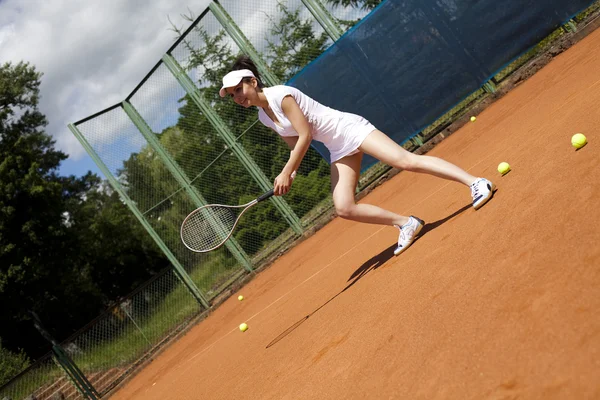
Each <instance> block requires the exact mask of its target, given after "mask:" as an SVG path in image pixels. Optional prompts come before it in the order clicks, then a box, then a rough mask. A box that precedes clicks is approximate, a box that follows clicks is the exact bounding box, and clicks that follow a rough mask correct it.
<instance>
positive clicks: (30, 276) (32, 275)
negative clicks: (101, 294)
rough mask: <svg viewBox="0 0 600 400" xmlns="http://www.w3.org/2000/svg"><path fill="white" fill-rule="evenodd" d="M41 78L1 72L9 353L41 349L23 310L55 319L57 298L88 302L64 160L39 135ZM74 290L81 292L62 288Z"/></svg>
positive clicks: (18, 68) (2, 294)
mask: <svg viewBox="0 0 600 400" xmlns="http://www.w3.org/2000/svg"><path fill="white" fill-rule="evenodd" d="M40 78H41V74H40V73H39V72H37V71H36V70H35V68H34V67H32V66H30V65H29V64H26V63H19V64H17V65H12V64H10V63H6V64H4V65H2V66H1V67H0V160H1V161H0V302H1V303H2V305H3V307H2V310H1V311H0V316H1V319H2V321H3V324H1V325H0V336H2V337H3V338H4V339H5V341H6V342H5V344H6V345H7V346H8V347H9V348H14V347H16V346H15V344H16V342H17V341H19V339H22V338H23V336H29V338H30V339H31V340H32V341H33V343H38V344H40V345H41V343H40V342H41V341H40V340H39V338H37V337H36V333H35V332H34V331H33V327H32V326H31V324H30V323H28V321H29V317H28V310H34V311H37V312H39V313H40V314H46V315H48V316H50V317H55V316H56V315H57V314H60V313H61V310H60V307H59V306H58V303H59V302H58V301H57V298H58V296H60V295H61V293H60V292H64V293H68V295H67V296H68V297H72V300H74V299H75V298H79V300H91V299H88V298H86V296H85V295H84V293H83V292H85V288H86V286H87V285H86V283H87V282H86V281H87V280H86V276H85V273H84V271H81V270H79V269H78V268H77V266H75V265H72V264H71V263H70V260H69V254H70V253H71V252H72V249H71V248H70V247H69V244H70V243H72V242H73V238H72V237H70V235H69V232H68V228H67V224H66V223H65V222H66V221H65V214H64V212H65V208H64V207H63V194H64V193H63V185H62V182H61V179H60V177H58V176H57V174H56V169H57V168H58V166H59V163H60V161H62V160H64V159H65V158H66V155H65V154H63V153H61V152H60V151H57V150H56V149H54V142H53V140H52V139H51V138H50V136H48V135H47V134H46V133H44V131H43V128H44V126H45V125H46V118H45V116H44V115H43V114H42V113H41V112H40V111H39V110H38V108H37V105H38V100H39V85H40ZM72 282H77V283H79V285H69V286H68V287H64V286H63V285H64V284H67V283H72ZM80 304H83V305H87V306H91V305H93V302H92V301H89V302H81V303H80ZM82 308H85V307H82ZM17 332H19V333H18V334H17Z"/></svg>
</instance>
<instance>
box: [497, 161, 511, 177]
mask: <svg viewBox="0 0 600 400" xmlns="http://www.w3.org/2000/svg"><path fill="white" fill-rule="evenodd" d="M508 171H510V165H508V163H507V162H501V163H500V164H498V172H500V173H501V174H502V175H504V174H506V173H507V172H508Z"/></svg>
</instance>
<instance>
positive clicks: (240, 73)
mask: <svg viewBox="0 0 600 400" xmlns="http://www.w3.org/2000/svg"><path fill="white" fill-rule="evenodd" d="M244 78H256V77H255V76H254V74H253V73H252V71H250V70H249V69H240V70H237V71H231V72H229V73H228V74H227V75H225V76H224V77H223V87H222V88H221V90H219V95H220V96H221V97H225V96H227V92H226V91H225V89H227V88H230V87H234V86H237V84H238V83H240V82H241V81H242V79H244Z"/></svg>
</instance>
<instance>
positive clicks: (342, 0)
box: [325, 0, 383, 11]
mask: <svg viewBox="0 0 600 400" xmlns="http://www.w3.org/2000/svg"><path fill="white" fill-rule="evenodd" d="M325 1H326V2H327V3H329V4H331V5H333V6H336V7H339V6H341V7H353V8H360V9H361V10H369V11H370V10H372V9H374V8H375V7H377V6H378V5H379V4H380V3H381V2H382V1H383V0H325Z"/></svg>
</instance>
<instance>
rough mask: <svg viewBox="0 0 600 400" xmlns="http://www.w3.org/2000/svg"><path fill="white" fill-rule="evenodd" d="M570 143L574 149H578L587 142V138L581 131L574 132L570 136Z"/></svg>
mask: <svg viewBox="0 0 600 400" xmlns="http://www.w3.org/2000/svg"><path fill="white" fill-rule="evenodd" d="M571 144H572V145H573V147H575V148H576V149H580V148H582V147H583V146H585V145H586V144H587V138H586V137H585V135H584V134H583V133H576V134H574V135H573V137H572V138H571Z"/></svg>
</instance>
